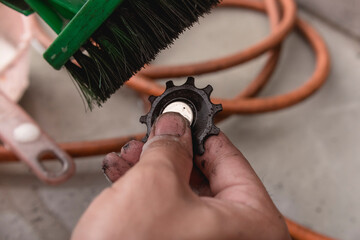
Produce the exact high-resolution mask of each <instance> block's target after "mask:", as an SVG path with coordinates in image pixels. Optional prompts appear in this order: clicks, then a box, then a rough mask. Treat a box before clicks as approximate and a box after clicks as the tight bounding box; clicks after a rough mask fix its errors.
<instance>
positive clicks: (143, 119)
mask: <svg viewBox="0 0 360 240" xmlns="http://www.w3.org/2000/svg"><path fill="white" fill-rule="evenodd" d="M146 118H147V115H144V116H141V117H140V122H141V123H146Z"/></svg>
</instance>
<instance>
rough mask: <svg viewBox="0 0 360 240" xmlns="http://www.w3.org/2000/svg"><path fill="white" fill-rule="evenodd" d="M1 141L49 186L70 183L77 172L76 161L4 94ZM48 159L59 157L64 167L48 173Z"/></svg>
mask: <svg viewBox="0 0 360 240" xmlns="http://www.w3.org/2000/svg"><path fill="white" fill-rule="evenodd" d="M0 139H1V141H2V142H3V143H4V144H5V145H6V146H7V147H9V148H11V150H12V151H13V152H14V153H15V154H16V155H17V157H18V158H19V159H21V160H22V161H23V162H24V163H26V164H27V165H28V166H29V167H30V169H31V170H32V171H33V172H34V174H35V175H36V176H37V177H38V178H39V179H40V180H42V181H44V182H46V183H48V184H58V183H61V182H64V181H66V180H67V179H68V178H70V177H71V176H72V175H73V173H74V172H75V164H74V161H73V159H72V158H71V157H70V156H69V155H68V154H67V153H66V152H64V151H62V150H61V149H60V148H59V146H58V145H57V144H56V143H55V142H54V141H53V140H52V139H51V138H50V137H49V136H47V134H46V133H45V132H44V131H43V130H42V129H41V128H40V127H39V125H38V124H36V122H35V121H34V120H33V119H32V118H31V117H30V116H29V115H28V114H27V113H26V112H25V111H24V110H23V109H22V108H20V107H19V106H18V105H17V104H16V103H14V102H13V101H11V100H10V99H9V98H8V97H7V96H6V95H5V94H4V93H3V92H1V91H0ZM46 155H51V156H54V157H56V158H57V159H58V160H59V161H60V163H61V165H62V167H61V169H60V170H59V171H57V172H52V171H48V170H46V169H45V168H44V166H43V165H42V164H41V158H42V157H45V156H46Z"/></svg>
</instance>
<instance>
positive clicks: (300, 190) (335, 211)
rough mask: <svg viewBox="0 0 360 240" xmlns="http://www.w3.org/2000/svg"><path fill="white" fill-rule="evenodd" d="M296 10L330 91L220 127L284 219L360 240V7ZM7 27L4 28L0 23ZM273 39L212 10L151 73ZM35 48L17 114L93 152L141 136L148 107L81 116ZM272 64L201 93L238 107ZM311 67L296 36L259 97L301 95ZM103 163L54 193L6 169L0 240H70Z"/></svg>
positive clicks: (231, 13) (16, 169)
mask: <svg viewBox="0 0 360 240" xmlns="http://www.w3.org/2000/svg"><path fill="white" fill-rule="evenodd" d="M298 4H299V9H298V14H299V16H300V17H301V18H302V19H304V20H305V21H307V22H308V23H310V24H311V25H312V26H313V27H314V28H315V29H316V30H317V31H318V32H319V33H320V35H321V36H322V37H323V38H324V39H325V41H326V43H327V46H328V48H329V51H330V54H331V62H332V64H331V73H330V76H329V78H328V80H327V82H326V83H325V85H324V86H323V87H322V88H321V89H320V90H319V91H318V92H316V93H315V94H314V95H313V96H311V97H310V98H308V99H307V100H305V101H303V102H301V103H299V104H297V105H295V106H293V107H290V108H286V109H284V110H279V111H275V112H271V113H265V114H256V115H236V116H235V115H233V116H231V117H230V118H228V119H226V120H225V121H222V122H220V123H219V124H218V127H220V129H221V130H222V131H223V132H225V134H227V135H228V136H229V138H230V139H231V140H232V141H233V142H234V144H235V145H236V146H237V147H238V148H239V149H240V150H241V151H242V152H243V153H244V155H245V156H246V157H247V158H248V160H249V162H250V163H251V165H252V166H253V167H254V169H255V170H256V172H257V174H258V175H259V177H260V178H261V180H262V181H263V182H264V184H265V186H266V188H267V190H268V192H269V193H270V195H271V197H272V199H273V200H274V202H275V204H276V205H277V207H278V208H279V209H280V211H281V212H282V213H283V214H284V215H285V216H287V217H289V218H290V219H293V220H296V221H297V222H299V223H301V224H303V225H305V226H306V227H309V228H311V229H313V230H315V231H318V232H320V233H324V234H326V235H328V236H331V237H334V238H338V239H349V240H350V239H352V240H356V239H360V228H359V223H360V205H359V204H358V203H359V199H360V186H359V182H360V174H358V171H359V169H360V157H359V156H360V148H359V146H358V145H359V142H360V128H359V122H360V94H359V93H360V82H359V78H360V67H359V66H360V65H359V64H360V44H359V43H360V15H359V14H358V11H359V10H360V1H358V0H346V1H335V0H331V1H326V0H318V1H310V0H298ZM0 21H4V19H1V16H0ZM269 32H270V28H269V24H268V20H267V18H266V15H264V14H262V13H258V12H255V11H250V10H244V9H215V10H214V11H213V12H212V13H211V14H210V15H207V16H206V17H205V18H202V19H201V20H200V24H196V25H195V26H194V27H193V28H192V29H190V30H188V31H186V32H185V33H184V34H183V35H181V37H180V38H179V39H178V40H177V41H176V42H175V44H174V45H173V46H172V47H171V48H170V49H167V50H166V51H164V52H162V53H161V54H160V55H159V56H158V58H157V59H156V61H155V62H154V64H166V65H170V64H179V63H190V62H196V61H201V60H206V59H210V58H215V57H221V56H225V55H227V54H230V53H233V52H235V51H240V50H242V49H245V48H247V47H249V46H252V45H253V44H254V43H257V42H259V41H260V40H262V39H264V38H265V37H266V36H267V35H268V34H269ZM0 37H1V35H0ZM35 48H37V49H38V47H36V44H35ZM35 48H34V47H32V48H31V49H30V52H29V55H30V56H29V57H30V61H29V64H30V68H29V69H30V70H29V79H30V84H29V87H28V88H27V90H26V92H25V93H24V95H23V96H22V98H21V100H20V101H19V104H20V105H21V106H22V107H23V108H24V109H25V110H26V111H27V112H28V113H29V114H30V115H31V116H32V117H33V118H34V119H35V120H36V121H37V122H38V123H39V125H40V126H41V127H42V128H43V129H44V130H45V131H46V132H47V133H48V134H49V135H50V136H51V137H53V138H54V139H55V140H56V141H58V142H69V141H78V140H95V139H103V138H109V137H119V136H126V135H129V134H137V133H142V132H144V131H145V130H146V127H145V125H141V124H140V123H139V117H140V116H141V115H143V114H144V108H143V102H142V100H141V99H140V98H139V96H138V94H137V93H136V92H134V91H133V90H132V89H129V88H127V87H123V88H122V89H120V90H119V91H118V92H117V93H116V94H114V95H113V97H112V98H111V99H110V100H109V101H108V102H107V103H105V104H104V106H103V107H102V108H95V109H94V110H93V111H92V112H90V111H86V110H85V106H84V104H83V102H82V100H81V97H80V95H79V93H78V92H77V90H76V88H75V87H74V84H73V82H72V81H71V79H70V77H69V75H68V73H67V72H66V71H65V70H61V71H55V70H53V69H52V68H51V67H50V66H49V65H48V64H47V63H46V62H45V60H43V58H42V56H41V54H40V53H39V52H38V51H37V50H36V49H35ZM1 52H3V49H0V58H2V57H3V55H1ZM265 60H266V57H265V56H262V57H259V58H256V59H255V60H252V61H250V62H247V63H245V64H242V65H240V66H237V67H235V68H230V69H228V70H225V71H221V72H217V73H212V74H206V75H202V76H198V77H196V82H195V84H196V86H197V87H205V86H206V85H208V84H211V85H212V86H213V87H214V92H213V96H216V97H223V98H229V97H231V96H235V95H236V93H238V92H239V91H240V90H241V89H242V88H244V87H245V86H246V85H247V84H248V83H249V82H250V81H251V80H252V79H253V78H254V77H255V76H256V75H257V73H258V72H259V70H260V69H261V67H262V66H263V64H264V63H265ZM314 66H315V58H314V54H313V52H312V50H311V48H310V47H309V46H308V44H307V43H306V42H305V41H304V39H303V38H302V37H301V36H300V35H299V34H298V32H296V31H294V32H292V33H291V34H290V36H289V37H288V38H287V39H286V41H285V42H284V47H283V51H282V55H281V59H280V62H279V66H278V67H277V69H276V71H275V73H274V75H273V76H272V78H271V80H270V82H269V83H268V84H267V85H266V87H265V88H264V90H263V91H262V92H261V94H260V96H273V95H277V94H281V93H286V92H288V91H290V90H292V89H294V88H296V87H298V86H300V85H301V84H302V83H303V82H305V81H306V80H307V79H308V78H309V77H310V76H311V75H312V73H313V70H314ZM184 80H185V78H183V79H179V80H178V81H177V82H176V85H180V84H182V83H183V82H184ZM119 150H120V149H119ZM102 159H103V156H96V157H90V158H81V159H76V166H77V170H76V174H75V175H74V176H73V177H72V178H71V179H70V180H68V181H67V182H65V183H64V184H61V185H58V186H48V185H46V184H44V183H42V182H40V181H39V180H37V178H36V177H35V176H34V175H33V174H32V173H31V172H30V171H29V170H28V168H27V167H26V166H25V165H24V164H22V163H3V164H1V165H0V239H9V240H10V239H29V240H30V239H44V240H45V239H46V240H47V239H54V240H55V239H68V238H69V236H70V234H71V231H72V229H73V227H74V225H75V224H76V222H77V221H78V219H79V217H80V216H81V214H82V213H83V212H84V210H85V209H86V207H87V206H88V204H89V203H90V202H91V200H92V199H93V198H94V197H95V196H96V195H97V194H99V193H100V192H101V191H102V190H103V189H104V188H106V187H108V186H109V183H108V182H107V180H106V179H105V177H104V176H103V174H102V171H101V161H102Z"/></svg>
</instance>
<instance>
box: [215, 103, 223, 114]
mask: <svg viewBox="0 0 360 240" xmlns="http://www.w3.org/2000/svg"><path fill="white" fill-rule="evenodd" d="M222 110H223V107H222V105H221V104H215V105H214V112H215V113H218V112H221V111H222Z"/></svg>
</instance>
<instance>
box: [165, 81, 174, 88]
mask: <svg viewBox="0 0 360 240" xmlns="http://www.w3.org/2000/svg"><path fill="white" fill-rule="evenodd" d="M172 87H175V85H174V83H173V81H171V80H170V81H167V82H166V89H169V88H172Z"/></svg>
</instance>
